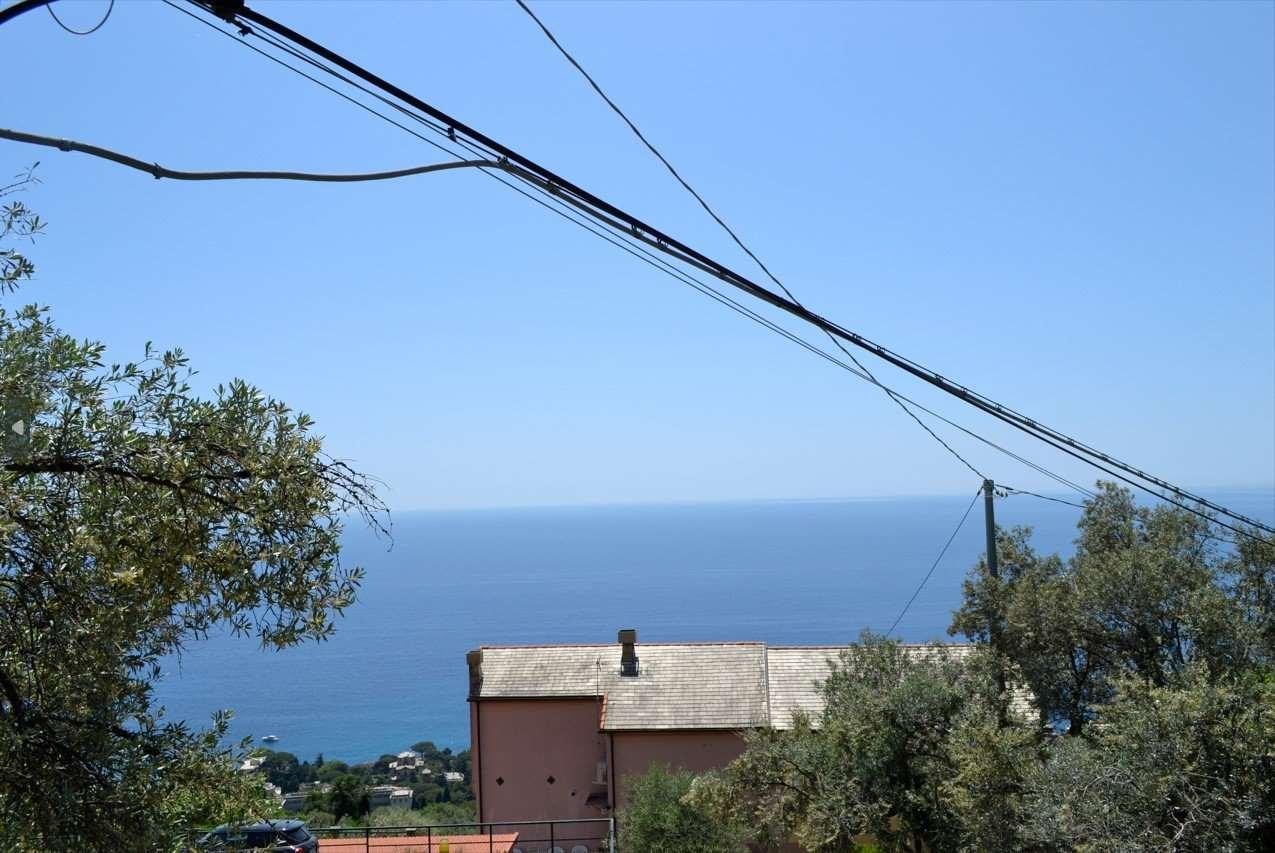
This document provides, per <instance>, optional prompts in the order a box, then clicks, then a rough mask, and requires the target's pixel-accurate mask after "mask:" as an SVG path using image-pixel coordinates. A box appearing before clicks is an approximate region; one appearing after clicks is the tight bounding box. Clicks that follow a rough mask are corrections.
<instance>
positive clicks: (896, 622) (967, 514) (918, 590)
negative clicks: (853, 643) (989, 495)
mask: <svg viewBox="0 0 1275 853" xmlns="http://www.w3.org/2000/svg"><path fill="white" fill-rule="evenodd" d="M982 493H983V489H982V487H979V490H978V491H976V492H975V493H974V497H973V498H971V499H970V505H969V506H967V507H966V508H965V514H964V515H962V516H961V520H960V521H958V522H957V523H956V529H955V530H953V531H952V535H951V536H949V537H947V541H946V542H944V543H943V549H942V550H941V551H939V555H938V556H937V557H935V558H934V564H933V565H932V566H930V570H929V571H928V572H926V573H925V577H923V578H921V582H920V583H919V584H917V586H916V591H915V592H913V593H912V597H911V598H909V599H908V603H907V604H905V605H903V609H902V610H900V611H899V615H898V616H896V617H894V623H893V624H892V625H890V630H888V631H886V632H885V635H886V636H887V637H889V636H890V635H891V634H893V633H894V629H895V628H897V627H899V622H901V621H903V617H904V616H906V615H907V612H908V608H910V607H911V606H912V602H914V601H916V597H917V596H918V595H920V594H921V590H923V589H925V585H926V584H927V583H929V581H930V576H931V575H933V574H934V570H935V569H937V568H938V567H939V562H940V561H942V559H943V555H944V554H946V553H947V549H948V548H950V547H952V542H953V540H955V539H956V534H958V533H960V532H961V528H962V527H964V526H965V519H967V518H969V517H970V510H972V509H974V504H975V503H977V502H978V496H979V495H981V494H982Z"/></svg>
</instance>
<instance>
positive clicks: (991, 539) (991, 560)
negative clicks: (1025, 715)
mask: <svg viewBox="0 0 1275 853" xmlns="http://www.w3.org/2000/svg"><path fill="white" fill-rule="evenodd" d="M995 498H996V484H995V483H993V482H992V481H991V480H984V481H983V518H984V520H985V521H986V523H987V573H988V574H989V575H991V577H992V578H993V579H994V580H997V581H999V580H1000V576H1001V568H1000V561H999V560H998V559H997V557H996V504H995V503H994V501H995ZM998 586H999V584H998ZM998 598H999V596H998ZM989 615H990V616H991V622H990V624H989V625H988V626H987V633H988V636H989V638H990V639H991V641H992V653H993V654H995V655H996V656H997V657H998V658H999V657H1000V651H999V650H998V649H997V643H996V641H997V639H998V636H999V634H1000V630H999V629H1000V621H1001V620H1000V614H999V613H991V614H989ZM996 692H997V694H998V695H999V696H1002V697H1003V696H1004V695H1005V670H1004V669H1001V668H1000V667H997V670H996ZM997 707H998V708H1001V707H1003V706H1002V703H1000V702H998V703H997ZM998 716H1001V724H1002V725H1004V723H1005V720H1004V718H1003V714H1001V712H1000V711H998Z"/></svg>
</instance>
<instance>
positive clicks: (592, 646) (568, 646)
mask: <svg viewBox="0 0 1275 853" xmlns="http://www.w3.org/2000/svg"><path fill="white" fill-rule="evenodd" d="M766 645H767V644H766V642H765V641H764V640H688V641H685V642H678V641H672V642H657V643H638V644H637V646H638V648H650V647H652V646H696V647H700V646H759V647H762V648H765V647H766ZM479 648H482V649H610V648H615V649H618V648H620V644H619V643H507V644H490V643H485V644H483V645H482V646H479ZM837 648H841V647H840V646H838V647H837Z"/></svg>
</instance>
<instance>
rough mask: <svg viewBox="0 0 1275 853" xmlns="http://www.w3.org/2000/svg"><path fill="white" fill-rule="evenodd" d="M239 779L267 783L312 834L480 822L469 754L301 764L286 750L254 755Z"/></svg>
mask: <svg viewBox="0 0 1275 853" xmlns="http://www.w3.org/2000/svg"><path fill="white" fill-rule="evenodd" d="M239 771H240V772H241V773H244V774H251V775H253V776H256V777H260V778H261V779H263V780H264V784H265V787H266V790H267V791H268V792H269V794H270V796H271V797H272V798H273V799H274V800H275V802H276V803H277V804H278V805H279V806H280V807H281V808H282V810H283V811H284V812H286V813H287V814H289V815H295V816H298V817H301V818H303V819H305V820H306V821H307V822H309V823H310V824H311V825H313V826H332V825H342V826H362V825H367V824H368V823H369V822H370V821H371V820H373V816H374V815H375V816H376V817H375V819H376V820H377V821H378V822H382V823H392V824H408V825H410V824H415V825H425V824H440V823H465V822H468V821H473V820H474V819H475V814H474V795H473V792H472V791H471V788H470V782H471V775H470V774H471V769H470V760H469V750H467V749H466V750H461V751H460V752H452V750H451V749H450V748H447V747H444V748H442V749H440V748H438V747H437V746H436V745H435V744H434V743H433V742H431V741H420V742H418V743H414V744H412V745H411V747H409V748H407V749H404V750H402V751H401V752H398V753H396V754H393V755H390V754H386V755H382V756H381V757H380V758H377V759H376V760H375V761H369V762H364V763H359V764H347V763H346V762H344V761H336V760H327V759H325V758H324V757H323V755H322V754H320V755H317V756H315V758H314V760H312V761H310V760H301V759H298V758H297V756H295V755H293V754H292V753H290V752H287V751H284V750H275V749H269V748H264V747H263V748H258V749H254V750H252V751H251V752H250V753H249V754H248V755H247V756H246V757H245V758H244V760H243V762H242V763H241V764H240V765H239Z"/></svg>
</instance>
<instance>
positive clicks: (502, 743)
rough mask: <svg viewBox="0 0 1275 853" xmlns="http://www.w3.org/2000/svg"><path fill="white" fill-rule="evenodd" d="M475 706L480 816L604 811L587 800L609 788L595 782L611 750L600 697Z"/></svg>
mask: <svg viewBox="0 0 1275 853" xmlns="http://www.w3.org/2000/svg"><path fill="white" fill-rule="evenodd" d="M469 707H470V711H469V715H470V731H471V740H470V749H471V750H472V754H473V768H474V772H473V784H474V796H475V797H476V798H478V800H479V809H480V814H479V819H480V820H557V819H563V818H585V817H589V818H596V817H602V816H603V814H602V812H601V811H599V810H598V809H596V808H593V807H590V806H588V805H586V804H585V801H586V800H587V799H588V797H589V794H590V793H591V792H593V791H594V790H597V791H605V790H606V786H594V785H593V784H592V781H593V777H594V775H595V772H596V767H597V764H598V762H600V761H605V760H606V754H607V743H606V736H605V735H603V734H602V733H601V732H599V731H598V719H599V710H600V709H599V700H597V699H592V698H589V699H497V700H485V701H481V702H470V706H469ZM550 779H552V780H553V781H552V782H550V781H549V780H550Z"/></svg>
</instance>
